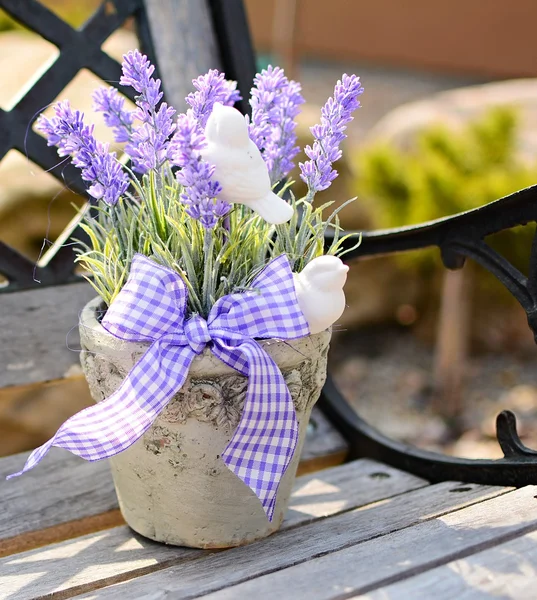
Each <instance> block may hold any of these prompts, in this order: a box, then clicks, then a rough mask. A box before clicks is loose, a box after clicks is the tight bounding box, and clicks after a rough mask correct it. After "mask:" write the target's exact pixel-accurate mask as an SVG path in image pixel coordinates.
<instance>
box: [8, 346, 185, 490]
mask: <svg viewBox="0 0 537 600" xmlns="http://www.w3.org/2000/svg"><path fill="white" fill-rule="evenodd" d="M194 356H195V353H194V352H193V351H192V349H191V348H190V347H189V346H168V345H164V344H159V342H155V343H153V345H152V346H151V347H150V348H149V349H148V350H147V352H146V353H145V354H144V355H143V356H142V358H141V359H140V360H139V361H138V362H137V363H136V365H134V367H133V368H132V369H131V371H130V372H129V374H128V375H127V377H126V378H125V380H124V381H123V383H122V384H121V386H120V387H119V389H118V390H116V391H115V392H114V393H113V394H112V395H111V396H110V397H108V398H107V399H106V400H103V401H102V402H98V403H97V404H95V405H93V406H90V407H88V408H85V409H84V410H81V411H80V412H78V413H76V414H75V415H73V416H72V417H70V418H69V419H67V421H65V423H64V424H63V425H62V426H61V427H60V428H59V429H58V431H57V432H56V434H55V435H54V437H53V438H51V439H50V440H49V441H48V442H45V443H44V444H43V445H42V446H40V447H39V448H36V449H35V450H34V451H33V452H32V453H31V454H30V456H29V457H28V460H27V461H26V464H25V465H24V468H23V469H22V470H21V471H19V472H18V473H13V474H12V475H8V477H7V479H11V478H12V477H17V476H19V475H22V474H23V473H25V472H26V471H29V470H30V469H32V468H33V467H35V465H37V464H38V463H39V462H40V461H41V459H42V458H43V457H44V456H45V454H47V452H48V451H49V449H50V447H51V446H56V447H58V448H65V449H66V450H69V451H70V452H72V453H73V454H76V455H77V456H80V457H82V458H84V459H85V460H89V461H95V460H101V459H103V458H108V457H110V456H113V455H115V454H119V452H122V451H123V450H126V449H127V448H128V447H129V446H131V445H132V444H134V442H136V441H137V440H138V439H139V438H140V437H141V436H142V435H143V434H144V433H145V431H147V429H148V428H149V427H150V426H151V424H152V423H153V421H154V420H155V418H156V417H157V415H158V414H159V413H160V412H161V411H162V409H163V408H164V407H165V406H166V404H167V403H168V402H169V401H170V400H171V398H172V397H173V396H174V395H175V393H176V392H177V391H178V390H179V389H180V388H181V386H182V385H183V383H184V382H185V379H186V377H187V375H188V369H189V367H190V363H191V362H192V360H193V358H194Z"/></svg>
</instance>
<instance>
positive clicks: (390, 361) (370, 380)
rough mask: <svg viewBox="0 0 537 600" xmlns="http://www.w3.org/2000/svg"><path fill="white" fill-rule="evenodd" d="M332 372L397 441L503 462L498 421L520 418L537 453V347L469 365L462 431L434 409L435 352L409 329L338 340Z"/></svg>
mask: <svg viewBox="0 0 537 600" xmlns="http://www.w3.org/2000/svg"><path fill="white" fill-rule="evenodd" d="M330 362H331V366H330V368H331V371H332V373H333V374H334V377H335V380H336V382H337V384H338V385H339V387H340V389H341V391H342V392H343V394H344V396H345V397H346V398H347V400H348V401H349V402H350V403H351V404H352V406H353V407H354V408H355V410H356V411H357V412H358V413H359V414H360V416H361V417H363V418H364V419H365V420H366V421H368V422H369V423H370V424H372V425H374V426H376V427H377V428H378V429H380V430H381V431H382V432H383V433H384V434H386V435H389V436H391V437H393V438H395V439H399V440H402V441H405V442H409V443H412V444H415V445H417V446H420V447H423V448H428V449H432V450H441V451H442V452H446V453H448V454H454V455H457V456H465V457H468V458H498V457H501V455H502V454H501V451H500V449H499V446H498V444H497V442H496V438H495V418H496V415H497V414H498V412H500V411H501V410H503V409H510V410H512V411H513V412H515V414H516V415H517V417H518V421H519V433H520V434H521V437H522V439H523V440H524V442H525V443H526V444H527V445H528V446H530V447H534V448H537V374H536V368H535V367H536V363H537V348H536V349H535V351H531V352H525V353H524V354H520V355H516V354H480V355H476V356H472V357H471V358H470V359H469V361H468V364H467V367H466V373H465V375H466V377H465V386H464V394H463V397H464V410H463V414H462V416H461V420H460V426H461V429H462V433H461V432H457V433H456V434H454V431H453V429H451V428H450V426H449V425H448V424H447V423H446V422H445V421H444V420H443V419H442V418H441V417H439V416H438V415H437V414H435V412H434V410H433V407H432V405H431V399H432V389H433V381H432V377H431V373H432V366H433V353H432V350H431V348H430V347H427V346H426V345H424V344H422V343H420V342H419V341H418V340H417V339H416V338H415V336H413V335H412V333H411V332H410V331H409V330H406V329H397V328H386V327H379V328H372V329H369V330H362V331H357V332H355V333H353V334H351V333H345V334H339V335H338V336H337V337H335V339H334V342H333V344H332V350H331V354H330Z"/></svg>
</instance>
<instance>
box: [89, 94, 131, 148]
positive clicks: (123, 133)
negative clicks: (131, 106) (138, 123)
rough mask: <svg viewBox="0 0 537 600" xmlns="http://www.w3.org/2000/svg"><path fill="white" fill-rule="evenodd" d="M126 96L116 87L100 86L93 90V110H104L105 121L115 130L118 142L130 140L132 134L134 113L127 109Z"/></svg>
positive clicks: (115, 137)
mask: <svg viewBox="0 0 537 600" xmlns="http://www.w3.org/2000/svg"><path fill="white" fill-rule="evenodd" d="M124 105H125V98H124V97H123V96H122V95H121V94H120V93H119V92H118V91H117V90H116V88H113V87H109V88H99V89H97V90H95V91H94V92H93V110H95V111H96V112H102V113H103V117H104V122H105V124H106V125H107V127H110V128H111V129H112V131H113V132H114V139H115V140H116V142H118V143H121V142H128V141H130V139H131V135H132V124H133V122H134V114H133V112H132V111H130V110H125V108H124Z"/></svg>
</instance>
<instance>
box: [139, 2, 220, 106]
mask: <svg viewBox="0 0 537 600" xmlns="http://www.w3.org/2000/svg"><path fill="white" fill-rule="evenodd" d="M145 6H146V11H147V17H148V20H149V26H150V29H151V32H152V39H153V44H154V45H155V51H156V54H157V57H158V66H159V71H160V75H161V77H162V81H163V86H164V90H165V92H166V99H167V100H168V103H169V104H171V105H172V106H173V107H174V108H175V109H176V110H178V111H182V110H184V109H185V108H186V103H185V96H186V95H187V94H189V93H190V92H191V91H193V87H192V79H195V78H196V77H198V75H201V74H203V73H206V72H207V71H208V70H209V69H218V68H219V65H220V60H219V57H218V51H217V46H216V40H215V35H214V31H213V27H212V22H211V17H210V13H209V9H208V6H207V2H206V0H146V2H145Z"/></svg>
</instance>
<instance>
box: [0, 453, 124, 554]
mask: <svg viewBox="0 0 537 600" xmlns="http://www.w3.org/2000/svg"><path fill="white" fill-rule="evenodd" d="M27 456H28V454H27V453H24V454H17V455H14V456H9V457H7V458H2V459H1V460H0V498H2V510H1V511H0V556H3V555H6V554H9V553H12V552H20V551H22V550H24V549H25V548H33V547H36V546H38V545H42V544H46V543H50V542H53V541H57V540H58V539H66V538H67V537H73V536H75V535H81V534H82V533H87V532H89V531H96V530H98V529H100V528H103V527H110V526H113V525H117V524H118V523H121V522H122V519H121V516H120V515H119V511H118V510H117V499H116V494H115V491H114V485H113V483H112V476H111V475H110V471H109V468H108V464H107V463H106V461H101V462H94V463H89V462H86V461H84V460H82V459H81V458H78V457H76V456H73V455H72V454H70V453H69V452H66V451H65V450H59V449H57V448H52V449H51V450H50V453H49V455H48V456H46V457H45V458H44V459H43V462H42V463H41V464H40V465H39V467H38V468H36V469H34V470H33V471H31V472H29V473H26V474H25V475H23V476H22V477H18V478H15V479H11V480H9V481H6V480H5V477H6V476H7V475H9V474H10V473H15V472H17V471H20V469H21V468H22V467H23V465H24V462H25V460H26V458H27ZM58 526H60V527H58Z"/></svg>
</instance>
